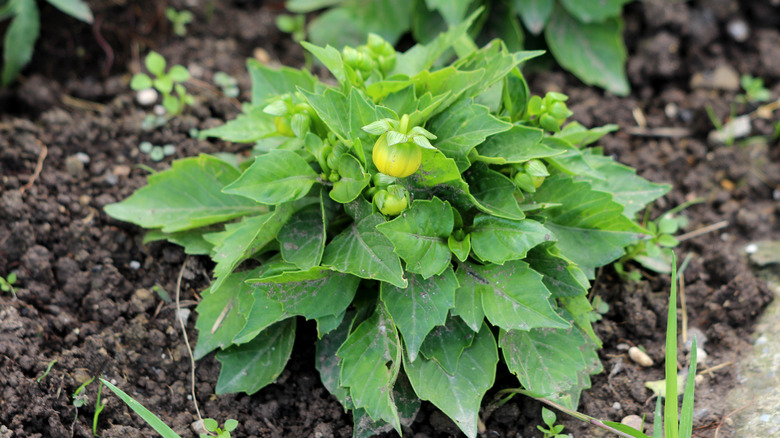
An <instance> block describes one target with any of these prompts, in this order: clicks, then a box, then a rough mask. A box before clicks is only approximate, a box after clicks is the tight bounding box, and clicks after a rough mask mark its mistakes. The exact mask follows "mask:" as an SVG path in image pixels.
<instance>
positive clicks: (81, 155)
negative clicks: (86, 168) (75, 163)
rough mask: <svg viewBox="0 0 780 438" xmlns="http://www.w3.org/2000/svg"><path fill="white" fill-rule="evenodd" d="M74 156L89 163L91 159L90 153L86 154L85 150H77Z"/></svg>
mask: <svg viewBox="0 0 780 438" xmlns="http://www.w3.org/2000/svg"><path fill="white" fill-rule="evenodd" d="M74 157H76V159H77V160H79V161H81V162H82V163H84V164H89V162H90V161H91V160H90V158H89V155H87V154H85V153H84V152H76V154H75V155H74Z"/></svg>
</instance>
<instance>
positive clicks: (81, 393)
mask: <svg viewBox="0 0 780 438" xmlns="http://www.w3.org/2000/svg"><path fill="white" fill-rule="evenodd" d="M54 362H56V361H52V362H51V363H50V364H49V368H48V369H47V370H46V374H48V372H49V370H50V369H51V367H52V366H53V365H54ZM101 380H102V379H101ZM94 381H95V378H94V377H92V378H91V379H89V380H87V381H86V382H84V383H82V384H81V385H80V386H79V387H78V388H76V391H75V392H74V393H73V407H74V408H76V413H75V417H74V421H75V419H76V418H78V416H79V408H81V407H84V406H85V405H86V404H87V403H89V397H88V396H87V394H86V388H87V386H89V385H90V384H91V383H92V382H94ZM102 390H103V383H102V382H100V385H98V391H97V397H96V398H95V413H94V414H93V415H92V435H93V436H98V433H97V424H98V418H99V416H100V413H101V412H103V408H105V407H106V402H105V400H103V401H101V400H100V395H101V392H102Z"/></svg>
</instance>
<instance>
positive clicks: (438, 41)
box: [390, 10, 482, 76]
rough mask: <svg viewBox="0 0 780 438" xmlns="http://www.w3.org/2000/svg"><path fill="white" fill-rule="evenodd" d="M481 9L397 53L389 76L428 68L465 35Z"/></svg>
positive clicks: (412, 72)
mask: <svg viewBox="0 0 780 438" xmlns="http://www.w3.org/2000/svg"><path fill="white" fill-rule="evenodd" d="M481 12H482V11H481V10H478V11H475V12H474V13H472V14H471V15H470V16H469V17H468V18H467V19H466V20H464V21H463V22H462V23H460V24H458V25H457V26H454V27H452V28H451V29H449V30H448V31H446V32H443V33H441V34H439V35H438V36H437V37H436V38H435V39H434V40H433V41H431V42H429V43H428V44H424V45H423V44H416V45H414V46H413V47H412V48H411V49H409V50H407V51H406V52H404V53H399V54H398V55H397V60H396V63H395V68H394V69H393V71H392V72H391V74H390V76H394V75H397V74H402V75H407V76H413V75H416V74H418V73H419V72H421V71H424V70H428V69H430V68H431V67H433V64H434V63H435V62H436V60H438V59H439V58H440V57H441V56H442V55H443V54H444V52H446V51H447V50H448V49H449V48H451V47H452V45H453V44H455V42H456V41H458V40H459V39H461V38H462V37H463V36H465V35H466V32H467V31H468V29H469V27H471V24H472V23H473V22H474V20H475V19H476V18H477V16H478V15H479V14H480V13H481Z"/></svg>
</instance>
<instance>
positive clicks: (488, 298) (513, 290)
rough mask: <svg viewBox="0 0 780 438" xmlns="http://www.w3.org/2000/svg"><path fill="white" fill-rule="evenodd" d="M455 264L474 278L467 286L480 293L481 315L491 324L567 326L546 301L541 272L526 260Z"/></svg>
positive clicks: (524, 328)
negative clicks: (493, 263) (482, 313)
mask: <svg viewBox="0 0 780 438" xmlns="http://www.w3.org/2000/svg"><path fill="white" fill-rule="evenodd" d="M459 268H463V269H464V270H465V271H466V274H468V275H469V276H471V277H473V278H474V280H475V281H474V282H473V283H471V285H470V286H469V287H473V288H474V289H475V294H476V295H479V296H480V298H481V300H482V308H483V309H484V311H485V316H487V319H488V320H489V321H490V322H491V323H492V324H494V325H497V326H499V327H501V328H503V329H505V330H512V329H518V330H528V329H531V328H535V327H553V328H568V327H569V324H568V323H567V322H566V321H565V320H563V319H562V318H561V317H560V316H558V314H557V313H555V311H554V310H553V308H552V306H551V305H550V300H549V297H550V292H549V291H548V290H547V288H546V287H545V286H544V283H542V275H541V274H539V273H538V272H536V271H534V270H533V269H531V268H530V267H529V266H528V264H527V263H525V262H523V261H520V260H513V261H510V262H507V263H506V264H504V265H503V266H502V265H474V264H470V263H462V264H461V265H460V267H459ZM456 309H457V303H456ZM461 317H462V316H461ZM467 322H468V321H467Z"/></svg>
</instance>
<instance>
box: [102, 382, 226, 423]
mask: <svg viewBox="0 0 780 438" xmlns="http://www.w3.org/2000/svg"><path fill="white" fill-rule="evenodd" d="M100 382H101V383H102V384H103V385H106V387H108V389H110V390H111V391H112V392H113V393H114V394H116V395H117V397H119V398H120V399H122V401H123V402H125V404H126V405H127V406H128V407H129V408H130V409H132V410H133V412H135V413H136V414H138V415H139V416H140V417H141V418H142V419H143V420H144V421H145V422H146V424H148V425H149V426H150V427H151V428H152V429H154V430H155V432H157V433H159V434H160V435H161V436H162V437H163V438H181V437H180V436H179V434H177V433H176V432H174V431H173V429H171V428H170V427H169V426H168V425H167V424H165V423H164V422H163V421H162V420H160V417H158V416H157V415H154V414H153V413H152V412H151V411H150V410H149V409H147V408H146V407H144V406H143V405H142V404H141V403H138V401H136V400H135V399H134V398H132V397H130V396H129V395H128V394H127V393H125V392H124V391H122V390H121V389H119V388H117V387H116V385H113V384H112V383H111V382H109V381H108V380H106V379H103V378H101V379H100ZM203 426H204V427H205V429H206V430H207V431H209V433H200V434H198V436H199V437H200V438H208V437H217V438H230V432H232V431H234V430H235V429H236V428H237V427H238V421H236V420H233V419H229V420H227V421H225V425H224V426H223V427H221V428H220V427H219V423H218V422H217V420H214V419H211V418H204V419H203Z"/></svg>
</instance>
